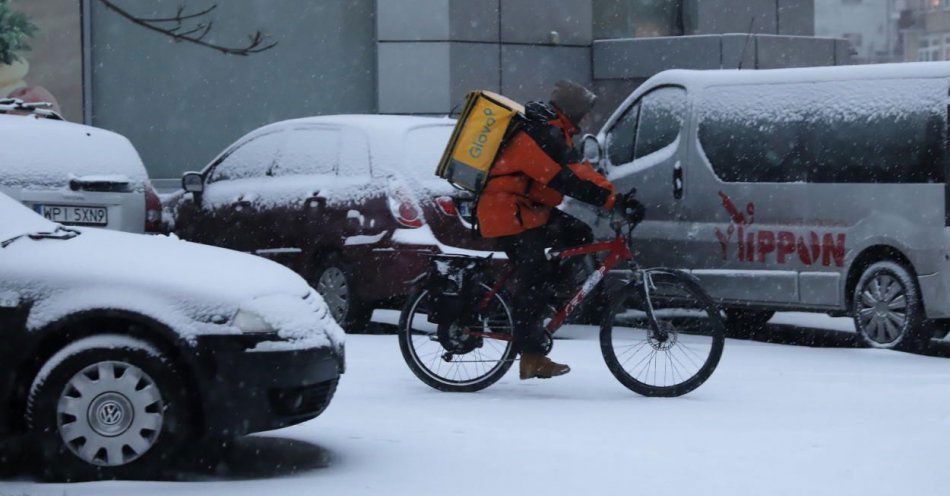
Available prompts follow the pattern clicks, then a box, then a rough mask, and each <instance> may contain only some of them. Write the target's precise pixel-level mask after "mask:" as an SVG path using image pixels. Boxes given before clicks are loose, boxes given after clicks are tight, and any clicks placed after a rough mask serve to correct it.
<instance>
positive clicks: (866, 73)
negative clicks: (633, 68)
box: [643, 62, 950, 89]
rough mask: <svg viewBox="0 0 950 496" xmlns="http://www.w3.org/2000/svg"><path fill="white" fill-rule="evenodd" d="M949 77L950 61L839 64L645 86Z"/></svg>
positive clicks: (662, 76) (660, 79) (667, 77)
mask: <svg viewBox="0 0 950 496" xmlns="http://www.w3.org/2000/svg"><path fill="white" fill-rule="evenodd" d="M939 77H950V62H909V63H908V62H905V63H896V64H866V65H839V66H829V67H799V68H787V69H756V70H742V69H717V70H691V69H672V70H668V71H663V72H661V73H659V74H657V75H655V76H653V77H652V78H650V79H648V80H647V81H646V82H645V83H644V84H643V86H644V87H645V88H650V87H655V86H658V85H663V84H679V85H682V86H685V87H686V88H687V89H689V88H690V87H704V86H718V85H731V84H769V83H794V82H815V81H847V80H853V79H895V78H939Z"/></svg>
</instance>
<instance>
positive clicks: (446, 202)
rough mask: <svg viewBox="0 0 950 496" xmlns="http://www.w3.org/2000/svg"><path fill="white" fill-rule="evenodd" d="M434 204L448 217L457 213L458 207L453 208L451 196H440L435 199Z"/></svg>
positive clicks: (453, 202)
mask: <svg viewBox="0 0 950 496" xmlns="http://www.w3.org/2000/svg"><path fill="white" fill-rule="evenodd" d="M435 204H436V206H438V207H439V211H441V212H442V213H443V214H445V215H448V216H449V217H455V216H457V215H458V214H459V211H458V209H457V208H455V200H453V199H452V197H451V196H440V197H438V198H436V199H435Z"/></svg>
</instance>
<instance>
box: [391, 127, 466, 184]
mask: <svg viewBox="0 0 950 496" xmlns="http://www.w3.org/2000/svg"><path fill="white" fill-rule="evenodd" d="M453 124H454V123H453ZM452 129H454V125H450V124H447V125H435V126H423V127H417V128H413V129H410V130H409V132H408V133H407V134H406V145H405V146H406V161H405V166H404V167H403V169H404V172H405V173H407V174H409V175H411V176H415V177H418V178H421V179H426V180H428V179H432V178H433V177H434V176H433V174H435V168H436V166H437V165H438V164H439V160H441V159H442V152H444V151H445V145H446V144H447V143H448V142H449V138H451V137H452Z"/></svg>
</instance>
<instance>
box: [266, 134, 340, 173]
mask: <svg viewBox="0 0 950 496" xmlns="http://www.w3.org/2000/svg"><path fill="white" fill-rule="evenodd" d="M339 159H340V130H339V129H335V128H325V127H310V128H299V129H292V130H290V131H288V132H287V140H286V142H285V143H284V146H283V148H282V149H281V151H280V157H279V158H278V159H277V166H276V167H275V168H274V175H276V176H293V175H305V174H336V170H337V166H338V163H339Z"/></svg>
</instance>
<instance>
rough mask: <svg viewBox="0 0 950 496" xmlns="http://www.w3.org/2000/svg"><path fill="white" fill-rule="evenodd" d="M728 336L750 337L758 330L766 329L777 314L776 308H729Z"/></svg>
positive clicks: (727, 310)
mask: <svg viewBox="0 0 950 496" xmlns="http://www.w3.org/2000/svg"><path fill="white" fill-rule="evenodd" d="M723 313H724V314H725V315H726V318H725V325H726V336H728V337H730V338H739V339H748V338H750V337H752V336H753V335H754V334H755V333H756V332H757V331H761V330H763V329H765V326H766V324H768V322H769V320H771V319H772V317H774V316H775V311H774V310H750V309H746V308H727V309H725V310H723Z"/></svg>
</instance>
